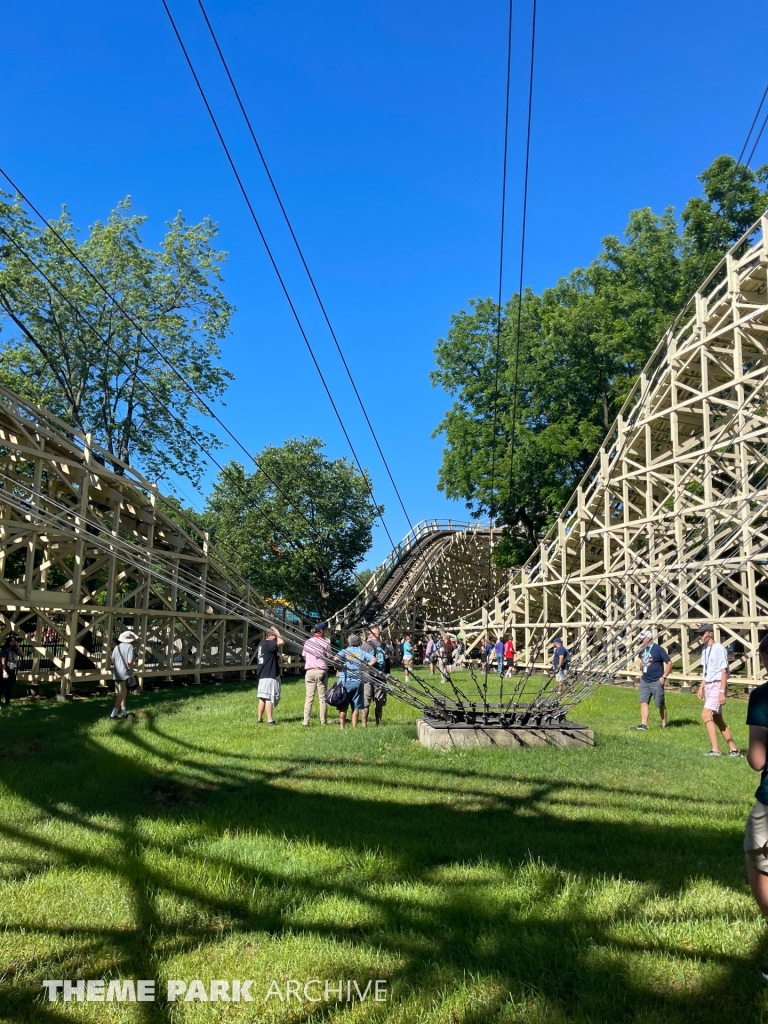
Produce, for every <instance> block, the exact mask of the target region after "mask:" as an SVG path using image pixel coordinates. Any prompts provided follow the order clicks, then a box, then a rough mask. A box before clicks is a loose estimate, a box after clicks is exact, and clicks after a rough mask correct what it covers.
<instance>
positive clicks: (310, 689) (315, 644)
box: [301, 622, 333, 725]
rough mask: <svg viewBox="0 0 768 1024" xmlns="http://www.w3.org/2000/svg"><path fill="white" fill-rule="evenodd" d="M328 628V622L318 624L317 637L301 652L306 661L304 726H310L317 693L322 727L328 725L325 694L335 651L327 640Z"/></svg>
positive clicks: (306, 644)
mask: <svg viewBox="0 0 768 1024" xmlns="http://www.w3.org/2000/svg"><path fill="white" fill-rule="evenodd" d="M327 628H328V623H327V622H318V624H317V625H316V626H315V635H314V636H311V637H310V638H309V639H308V640H307V641H306V643H305V644H304V647H303V648H302V651H301V656H302V658H303V659H304V673H305V674H304V685H305V687H306V699H305V701H304V723H303V724H304V725H309V720H310V718H311V716H312V705H313V704H314V702H315V693H317V700H318V704H319V712H320V725H327V723H328V705H327V704H326V703H325V694H326V689H327V688H326V681H327V679H328V668H329V666H330V664H331V659H332V658H333V651H332V649H331V645H330V644H329V643H328V641H327V640H326V639H325V631H326V629H327Z"/></svg>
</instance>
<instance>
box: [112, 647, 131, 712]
mask: <svg viewBox="0 0 768 1024" xmlns="http://www.w3.org/2000/svg"><path fill="white" fill-rule="evenodd" d="M135 639H136V634H135V633H134V632H133V630H132V629H126V630H125V631H124V632H122V633H121V634H120V636H119V637H118V638H117V643H116V644H115V646H114V648H113V649H112V657H111V659H110V660H111V663H112V679H113V681H114V684H115V693H116V694H117V696H116V697H115V706H114V707H113V708H112V714H111V715H110V716H109V717H110V718H127V717H128V712H127V710H126V707H125V698H126V697H127V696H128V682H129V680H130V679H132V678H133V670H132V669H131V665H132V664H133V641H134V640H135Z"/></svg>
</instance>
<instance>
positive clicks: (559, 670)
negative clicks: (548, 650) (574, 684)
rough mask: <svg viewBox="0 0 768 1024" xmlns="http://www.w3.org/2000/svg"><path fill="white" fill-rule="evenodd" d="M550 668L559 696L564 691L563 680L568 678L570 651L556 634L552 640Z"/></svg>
mask: <svg viewBox="0 0 768 1024" xmlns="http://www.w3.org/2000/svg"><path fill="white" fill-rule="evenodd" d="M552 647H553V651H552V670H553V671H554V673H555V680H556V681H557V692H558V693H559V694H560V696H562V695H563V693H564V692H565V682H566V680H567V678H568V669H569V667H570V664H571V652H570V651H569V650H568V648H567V647H566V646H565V644H564V643H563V638H562V637H561V636H556V637H555V639H554V640H553V641H552Z"/></svg>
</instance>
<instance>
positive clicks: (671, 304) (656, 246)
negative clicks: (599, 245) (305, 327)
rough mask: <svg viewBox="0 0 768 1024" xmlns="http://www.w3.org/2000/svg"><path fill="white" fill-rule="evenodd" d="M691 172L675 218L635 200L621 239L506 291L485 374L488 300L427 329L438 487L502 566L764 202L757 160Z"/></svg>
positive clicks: (492, 309) (528, 545) (586, 461)
mask: <svg viewBox="0 0 768 1024" xmlns="http://www.w3.org/2000/svg"><path fill="white" fill-rule="evenodd" d="M699 180H700V181H701V183H702V186H703V191H704V195H703V196H699V197H696V198H694V199H691V200H690V201H689V202H688V203H687V204H686V206H685V207H684V209H683V211H682V215H681V224H678V221H677V219H676V217H675V214H674V211H673V209H672V208H671V207H670V208H668V209H666V210H665V211H664V213H663V214H661V215H658V214H655V213H653V211H652V210H650V209H649V208H645V209H641V210H635V211H633V212H632V213H631V214H630V216H629V223H628V225H627V228H626V230H625V232H624V238H623V239H619V238H617V237H615V236H608V237H606V238H604V239H603V251H602V252H601V253H600V255H599V256H598V257H597V259H596V260H594V262H593V263H591V264H590V265H589V266H587V267H583V268H578V269H576V270H574V271H573V272H572V273H571V274H569V275H568V277H566V278H562V279H561V280H560V281H558V282H557V284H556V285H555V286H554V287H553V288H548V289H545V290H544V291H543V292H542V294H541V295H536V294H534V293H533V292H532V291H530V290H527V291H526V292H525V293H524V295H523V296H522V298H521V297H520V296H518V295H514V296H513V297H512V298H511V299H510V300H509V301H508V302H507V303H506V305H505V306H504V308H503V310H502V315H501V333H500V339H499V341H500V343H499V346H498V351H499V372H498V385H497V383H496V381H497V375H496V352H497V324H498V313H499V310H498V306H497V305H496V303H494V302H493V301H492V300H491V299H475V300H471V301H470V302H469V305H468V309H466V310H460V311H459V312H458V313H456V314H454V315H453V316H452V317H451V323H450V329H449V331H448V334H447V336H446V337H445V338H441V339H440V340H439V341H438V343H437V347H436V349H435V357H436V364H437V366H436V369H435V370H434V371H433V372H432V374H431V380H432V383H433V385H435V386H439V387H441V388H443V390H445V391H446V392H447V393H448V394H449V395H450V396H451V397H452V398H453V404H452V406H451V408H450V409H448V411H447V412H446V414H445V416H444V417H443V420H442V421H441V423H440V424H439V425H438V427H437V429H436V430H435V435H434V436H437V435H439V434H441V433H442V434H444V435H445V442H446V444H445V449H444V452H443V461H442V465H441V467H440V473H439V480H438V488H439V489H440V490H442V491H444V492H445V494H446V495H447V496H448V497H449V498H454V499H463V500H464V501H465V502H466V505H467V508H468V509H469V510H470V511H471V514H472V515H473V516H475V517H477V518H479V517H481V516H486V515H490V516H491V517H492V518H493V519H495V520H496V521H497V522H502V523H504V524H506V526H507V529H506V531H505V537H504V541H503V543H502V544H501V546H500V548H499V551H498V556H499V561H500V562H501V563H502V564H507V565H511V564H517V563H519V562H520V561H521V560H522V559H524V558H525V557H526V556H527V554H528V553H529V552H530V551H531V550H532V547H533V544H534V543H535V540H536V537H537V535H539V534H540V532H541V531H542V530H544V529H545V528H546V527H547V525H548V524H549V523H550V522H551V520H552V518H553V517H554V516H556V515H557V513H558V512H559V511H560V509H561V508H562V507H563V505H564V504H565V502H566V501H567V500H568V498H569V496H570V494H571V493H572V491H573V489H574V487H575V485H576V484H577V483H578V481H579V479H580V478H581V477H582V475H583V474H584V472H585V471H586V470H587V469H588V467H589V465H590V463H591V461H592V459H593V458H594V456H595V453H596V451H597V449H598V447H599V445H600V442H601V441H602V439H603V437H604V436H605V434H606V431H607V429H608V427H609V426H610V424H611V423H612V422H613V420H614V419H615V417H616V415H617V413H618V411H619V409H620V408H621V405H622V403H623V401H624V399H625V398H626V396H627V394H628V392H629V390H630V389H631V387H632V385H633V383H634V381H635V380H636V378H637V375H638V374H639V372H640V370H641V369H642V367H643V365H644V364H645V362H646V361H647V359H648V358H649V356H650V355H651V353H652V352H653V350H654V348H655V346H656V344H657V343H658V341H659V340H660V339H661V337H662V336H663V334H664V332H665V331H666V330H667V328H668V327H669V325H670V324H671V322H672V321H673V319H674V317H675V315H676V313H677V312H678V310H679V309H680V307H681V306H682V305H683V303H684V302H685V301H686V300H687V299H688V298H689V297H690V295H691V294H692V292H693V290H694V289H695V288H696V286H697V285H698V284H700V283H701V281H702V279H703V278H704V277H706V275H707V274H708V273H709V272H710V271H711V270H712V269H713V267H714V266H715V265H716V264H717V262H718V261H719V260H720V259H721V257H722V255H723V253H724V252H726V251H727V250H728V249H729V248H730V247H731V246H732V245H733V244H734V243H735V242H737V241H738V240H739V239H740V238H741V237H742V235H743V234H744V232H745V231H746V230H748V228H749V227H750V226H751V225H752V224H753V223H754V221H755V220H756V219H757V218H758V217H759V216H760V215H761V214H762V213H763V211H764V210H765V208H766V206H767V205H768V192H767V191H766V187H765V186H766V182H768V165H766V166H764V167H761V168H760V169H759V170H757V171H752V170H750V169H749V168H747V167H745V166H743V165H737V164H736V161H735V160H733V159H732V158H731V157H728V156H721V157H718V158H717V159H716V160H715V161H714V162H713V164H712V165H711V166H710V167H709V168H707V170H706V171H704V172H703V174H701V175H700V178H699ZM518 311H519V312H520V323H521V330H520V347H519V359H516V349H517V317H518ZM516 365H517V388H516V389H515V366H516ZM515 390H516V393H517V403H516V410H517V411H516V423H515V431H514V433H515V445H514V448H515V451H514V461H513V464H511V460H510V448H511V442H512V410H513V407H514V404H515V403H514V401H513V396H514V394H515ZM494 447H495V453H496V454H495V458H494V457H493V452H494Z"/></svg>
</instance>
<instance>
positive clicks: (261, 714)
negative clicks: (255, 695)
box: [256, 699, 264, 722]
mask: <svg viewBox="0 0 768 1024" xmlns="http://www.w3.org/2000/svg"><path fill="white" fill-rule="evenodd" d="M263 717H264V701H263V700H261V699H259V710H258V713H257V715H256V721H257V722H260V721H261V720H262V718H263Z"/></svg>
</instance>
